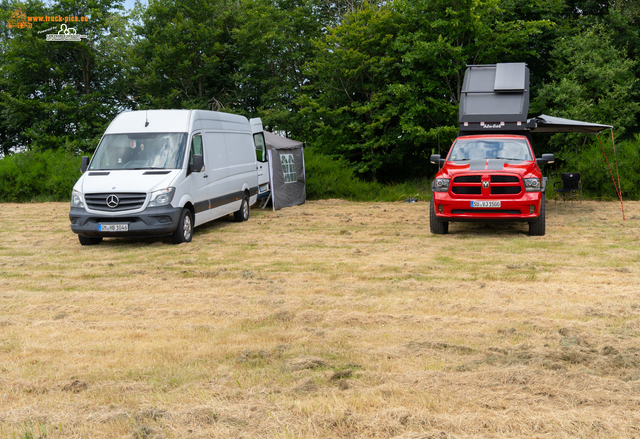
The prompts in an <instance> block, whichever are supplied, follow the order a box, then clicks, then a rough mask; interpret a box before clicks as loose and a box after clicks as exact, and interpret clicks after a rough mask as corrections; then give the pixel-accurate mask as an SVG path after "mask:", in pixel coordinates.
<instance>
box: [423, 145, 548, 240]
mask: <svg viewBox="0 0 640 439" xmlns="http://www.w3.org/2000/svg"><path fill="white" fill-rule="evenodd" d="M553 161H554V155H553V154H543V155H542V157H541V158H538V159H536V158H535V156H534V154H533V149H532V148H531V144H530V142H529V139H528V138H527V136H524V135H499V134H485V135H469V136H461V137H458V138H457V139H456V140H455V141H454V143H453V145H452V147H451V149H450V151H449V154H448V156H447V158H446V159H444V158H441V157H440V155H437V154H434V155H432V156H431V163H434V164H438V165H444V166H442V168H441V169H440V170H439V171H438V173H437V174H436V176H435V179H434V181H433V183H432V190H433V197H432V198H431V207H430V223H431V233H435V234H445V233H447V232H448V231H449V222H453V221H472V222H484V223H488V222H496V221H501V222H528V223H529V235H544V234H545V189H546V178H543V176H542V173H541V171H540V168H539V166H538V165H539V164H546V163H553Z"/></svg>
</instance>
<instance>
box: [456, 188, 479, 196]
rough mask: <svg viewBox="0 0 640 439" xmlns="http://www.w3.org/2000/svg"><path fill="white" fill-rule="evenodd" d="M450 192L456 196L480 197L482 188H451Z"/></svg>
mask: <svg viewBox="0 0 640 439" xmlns="http://www.w3.org/2000/svg"><path fill="white" fill-rule="evenodd" d="M451 192H453V193H454V194H456V195H480V194H482V188H481V187H480V186H453V187H452V188H451Z"/></svg>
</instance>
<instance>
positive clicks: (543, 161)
mask: <svg viewBox="0 0 640 439" xmlns="http://www.w3.org/2000/svg"><path fill="white" fill-rule="evenodd" d="M555 160H556V158H555V156H554V155H553V154H542V157H541V158H539V159H536V163H537V164H539V165H547V164H551V163H553V162H555Z"/></svg>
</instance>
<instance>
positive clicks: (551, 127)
mask: <svg viewBox="0 0 640 439" xmlns="http://www.w3.org/2000/svg"><path fill="white" fill-rule="evenodd" d="M527 128H529V129H530V130H531V132H532V133H584V134H598V133H599V132H600V131H602V130H608V129H611V128H613V127H612V126H611V125H601V124H599V123H589V122H581V121H579V120H571V119H563V118H561V117H553V116H547V115H546V114H541V115H540V116H538V117H534V118H532V119H529V120H527Z"/></svg>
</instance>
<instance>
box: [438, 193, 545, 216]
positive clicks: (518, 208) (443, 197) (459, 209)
mask: <svg viewBox="0 0 640 439" xmlns="http://www.w3.org/2000/svg"><path fill="white" fill-rule="evenodd" d="M433 197H434V202H435V203H434V204H435V205H434V207H435V214H436V217H437V218H438V219H440V220H442V221H448V222H484V223H489V222H533V221H535V220H536V219H537V218H538V216H539V215H540V203H541V200H542V198H543V197H544V193H543V192H526V193H525V194H524V195H522V196H520V197H519V198H518V199H508V198H502V199H501V198H491V199H487V198H482V197H478V198H459V197H455V198H454V197H452V196H450V195H449V193H448V192H434V193H433ZM473 201H499V202H500V207H481V208H478V207H472V202H473Z"/></svg>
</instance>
